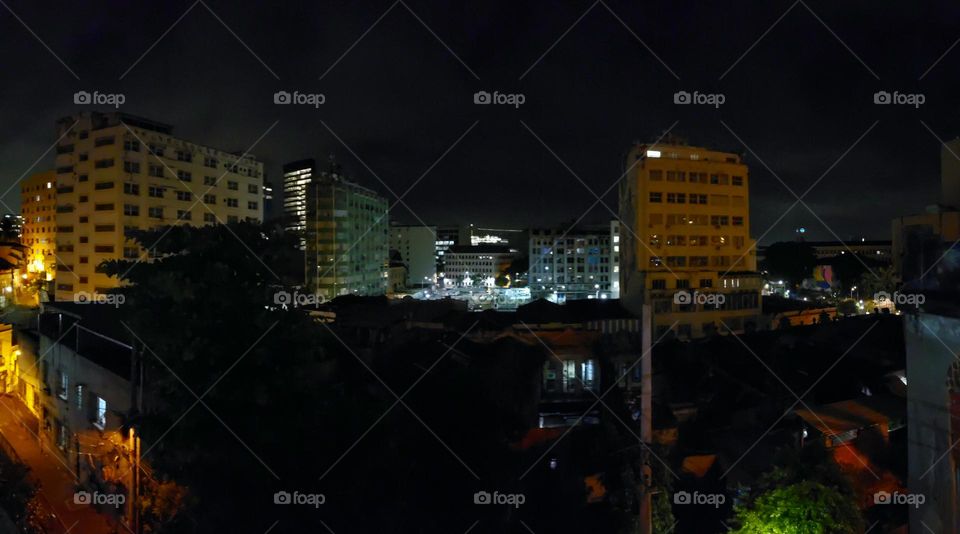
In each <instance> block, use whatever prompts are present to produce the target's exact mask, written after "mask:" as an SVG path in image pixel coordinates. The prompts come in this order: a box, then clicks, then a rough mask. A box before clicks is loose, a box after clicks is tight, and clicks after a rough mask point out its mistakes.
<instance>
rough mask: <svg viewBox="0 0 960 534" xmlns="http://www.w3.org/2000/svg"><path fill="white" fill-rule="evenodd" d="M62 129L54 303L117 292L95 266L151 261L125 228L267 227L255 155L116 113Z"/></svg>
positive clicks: (71, 121) (83, 117)
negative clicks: (190, 139) (191, 138)
mask: <svg viewBox="0 0 960 534" xmlns="http://www.w3.org/2000/svg"><path fill="white" fill-rule="evenodd" d="M57 126H58V129H59V131H58V132H57V133H58V135H61V136H62V137H61V138H60V141H59V143H58V144H57V149H56V150H57V155H56V165H55V166H56V173H57V237H56V240H57V255H58V256H59V258H60V261H59V262H58V266H57V276H56V295H57V299H58V300H65V301H68V300H73V298H74V296H75V295H76V294H77V293H80V292H87V293H94V292H104V291H106V290H108V289H110V288H114V287H117V286H118V285H119V281H118V280H117V279H115V278H111V277H109V276H107V275H106V274H103V273H98V272H96V271H95V268H96V266H97V265H99V264H100V263H101V262H102V261H105V260H115V259H137V258H140V257H142V256H143V255H144V254H145V251H143V250H141V249H139V248H138V247H137V246H136V244H135V243H134V242H133V241H130V240H128V239H126V237H125V234H124V232H125V230H131V229H140V230H146V229H151V228H157V227H161V226H166V225H176V224H190V225H195V226H198V225H204V224H216V223H220V224H225V223H231V222H239V221H243V220H252V221H261V220H262V219H263V203H262V201H261V197H262V185H263V164H262V163H260V162H259V161H257V160H256V159H254V158H253V157H252V156H249V155H248V156H245V157H243V158H242V159H241V158H240V157H239V156H236V155H233V154H230V153H228V152H225V151H221V150H217V149H213V148H209V147H205V146H202V145H198V144H195V143H191V142H188V141H185V140H183V139H180V138H177V137H174V136H173V135H172V134H171V133H170V132H171V128H170V127H169V126H165V125H161V124H159V123H152V122H150V121H148V120H146V119H139V118H137V117H132V116H128V115H125V114H119V113H111V114H101V113H81V114H78V115H75V116H72V117H67V118H65V119H61V120H60V121H58V124H57Z"/></svg>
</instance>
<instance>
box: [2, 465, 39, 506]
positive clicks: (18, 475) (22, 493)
mask: <svg viewBox="0 0 960 534" xmlns="http://www.w3.org/2000/svg"><path fill="white" fill-rule="evenodd" d="M29 473H30V468H28V467H27V466H25V465H23V464H20V463H16V462H14V461H13V460H12V459H11V458H9V457H7V456H6V454H4V453H3V452H0V508H2V509H3V510H4V511H5V512H6V513H7V515H8V516H9V517H10V519H11V520H12V521H14V522H16V523H19V524H23V522H25V521H27V520H28V518H29V516H30V515H31V512H30V510H29V508H28V504H29V503H30V500H31V499H33V496H34V495H35V494H36V493H37V487H36V486H34V485H33V483H32V482H31V481H30V479H29Z"/></svg>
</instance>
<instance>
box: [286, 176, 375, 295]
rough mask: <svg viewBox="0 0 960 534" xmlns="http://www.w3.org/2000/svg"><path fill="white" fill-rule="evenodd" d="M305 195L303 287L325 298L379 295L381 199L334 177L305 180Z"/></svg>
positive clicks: (367, 190)
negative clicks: (306, 187) (305, 226)
mask: <svg viewBox="0 0 960 534" xmlns="http://www.w3.org/2000/svg"><path fill="white" fill-rule="evenodd" d="M307 199H308V202H307V229H306V255H305V258H306V281H307V287H308V288H309V289H310V290H311V291H313V292H315V293H316V294H318V295H320V296H322V297H323V298H327V299H332V298H335V297H338V296H340V295H361V296H374V295H383V294H385V293H386V289H387V276H388V273H387V266H388V263H387V262H388V255H387V254H388V246H389V226H388V220H387V210H388V207H389V203H388V202H387V200H386V199H385V198H383V197H382V196H380V195H378V194H377V193H375V192H374V191H371V190H369V189H366V188H364V187H361V186H359V185H357V184H354V183H351V182H348V181H346V180H344V179H342V178H339V177H334V176H326V177H323V178H322V179H319V180H314V181H313V182H311V183H310V186H309V188H308V192H307Z"/></svg>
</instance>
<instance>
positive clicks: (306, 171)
mask: <svg viewBox="0 0 960 534" xmlns="http://www.w3.org/2000/svg"><path fill="white" fill-rule="evenodd" d="M316 167H317V163H316V161H314V160H312V159H302V160H299V161H294V162H291V163H287V164H285V165H284V166H283V217H284V228H285V229H286V230H287V231H288V232H297V233H300V234H301V235H302V234H303V233H304V232H305V231H306V229H307V186H308V185H309V184H310V181H311V180H312V179H313V176H314V175H315V174H317V169H316Z"/></svg>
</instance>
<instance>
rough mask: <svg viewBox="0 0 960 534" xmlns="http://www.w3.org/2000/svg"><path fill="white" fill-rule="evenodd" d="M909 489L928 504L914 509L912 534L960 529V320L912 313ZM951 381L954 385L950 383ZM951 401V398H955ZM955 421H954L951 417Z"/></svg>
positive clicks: (908, 325) (907, 330) (908, 332)
mask: <svg viewBox="0 0 960 534" xmlns="http://www.w3.org/2000/svg"><path fill="white" fill-rule="evenodd" d="M903 324H904V335H905V339H906V350H907V373H906V374H907V432H908V438H907V484H906V485H907V487H908V488H909V489H910V493H912V494H922V495H924V496H925V497H926V502H925V503H924V504H923V505H922V506H919V507H912V506H911V507H909V508H908V509H909V513H910V532H926V531H930V532H957V531H958V529H960V514H958V510H957V506H958V502H960V501H958V498H960V495H958V491H957V490H958V488H957V482H958V477H960V470H958V463H957V454H956V451H955V448H954V446H955V445H956V443H955V441H956V439H957V438H958V437H960V429H956V428H954V427H955V426H957V425H958V424H960V421H956V420H955V419H954V418H956V416H957V415H956V414H957V413H958V411H957V410H958V409H960V371H956V370H954V371H951V369H957V366H958V364H957V357H956V354H957V353H958V352H960V319H957V318H953V317H944V316H940V315H931V314H927V313H921V314H919V315H913V316H907V318H906V320H904V322H903ZM951 384H952V387H951ZM951 399H953V400H952V402H951ZM952 419H954V422H951V420H952Z"/></svg>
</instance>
